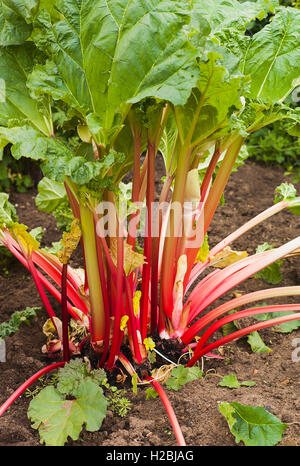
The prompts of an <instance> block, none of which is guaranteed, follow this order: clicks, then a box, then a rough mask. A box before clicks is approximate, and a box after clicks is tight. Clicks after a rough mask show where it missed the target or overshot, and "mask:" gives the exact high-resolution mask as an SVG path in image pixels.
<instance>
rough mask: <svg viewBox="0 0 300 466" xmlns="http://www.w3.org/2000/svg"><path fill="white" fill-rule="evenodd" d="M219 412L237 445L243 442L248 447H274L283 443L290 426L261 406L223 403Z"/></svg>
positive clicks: (220, 404)
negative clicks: (283, 436)
mask: <svg viewBox="0 0 300 466" xmlns="http://www.w3.org/2000/svg"><path fill="white" fill-rule="evenodd" d="M219 410H220V412H221V413H222V415H223V416H224V417H225V419H226V421H227V423H228V426H229V429H230V431H231V433H232V434H233V435H234V437H235V441H236V443H239V442H243V443H244V444H245V445H246V446H274V445H276V444H277V443H278V442H280V441H281V439H282V435H283V433H284V431H285V429H286V428H287V426H288V424H284V423H282V422H281V421H280V419H278V418H277V417H276V416H274V415H273V414H271V413H269V412H268V411H267V410H266V409H264V408H262V407H261V406H246V405H242V404H240V403H237V402H232V403H227V402H222V403H219Z"/></svg>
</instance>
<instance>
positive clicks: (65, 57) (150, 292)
mask: <svg viewBox="0 0 300 466" xmlns="http://www.w3.org/2000/svg"><path fill="white" fill-rule="evenodd" d="M5 3H6V2H2V5H3V6H4V5H5ZM10 4H13V5H14V6H15V8H14V10H13V11H14V13H13V14H10V15H9V16H8V13H7V10H6V9H5V8H3V10H2V13H1V14H0V26H1V36H0V39H1V41H0V69H1V77H2V80H3V82H4V83H5V86H4V88H3V89H4V92H3V96H2V97H3V98H1V99H0V141H1V147H5V146H6V145H8V144H11V152H12V155H13V156H14V157H15V158H16V159H17V160H18V159H19V158H20V157H29V158H32V159H34V160H39V162H40V164H41V167H42V170H43V173H44V176H45V178H44V179H43V181H42V182H41V185H40V193H39V196H38V200H37V202H38V203H40V206H41V205H42V206H43V207H42V208H44V209H45V210H46V211H47V210H49V211H50V210H51V209H52V208H55V207H57V206H59V205H60V202H61V201H62V199H65V195H67V197H68V202H69V205H70V207H71V209H72V216H73V218H74V221H73V222H72V225H71V226H70V228H69V232H68V233H66V236H65V237H64V239H63V244H62V251H60V252H59V254H53V253H51V252H49V251H45V250H43V249H41V248H40V247H39V244H38V242H37V241H36V240H34V239H33V238H32V236H31V235H30V233H28V231H27V230H26V227H25V226H23V225H20V224H18V223H17V221H16V219H15V218H12V216H11V215H10V213H9V212H10V210H9V209H11V207H9V206H8V205H7V209H6V210H5V212H4V213H3V215H2V214H1V233H0V241H1V243H2V244H3V245H4V246H5V247H7V248H8V249H9V250H10V251H11V252H12V253H13V254H14V255H15V256H16V257H17V259H19V261H20V262H21V263H22V264H23V265H24V266H25V267H26V268H27V269H28V270H29V271H30V273H31V274H32V276H33V279H34V281H35V283H36V286H37V289H38V291H39V294H40V296H41V299H42V302H43V305H44V308H45V309H46V311H47V313H48V316H49V319H51V322H52V324H53V326H54V328H55V329H56V330H57V335H58V340H59V344H58V345H57V346H56V349H57V357H60V356H61V355H62V357H63V361H62V363H64V362H68V361H69V359H70V357H71V356H72V354H78V353H81V352H82V351H83V350H84V348H86V347H87V346H88V347H89V349H90V350H91V351H92V352H94V354H95V356H96V358H97V361H98V362H97V365H98V367H104V368H106V369H107V370H112V369H113V368H114V367H116V366H118V367H121V366H123V367H124V368H125V369H126V370H127V371H128V372H129V373H130V375H131V376H134V377H135V378H136V379H137V381H138V383H141V382H143V379H145V381H147V382H148V383H152V385H153V386H154V388H157V387H158V384H157V382H156V381H155V380H154V379H153V377H150V376H147V374H146V375H145V374H144V372H143V371H141V372H139V371H138V373H137V372H136V371H135V369H134V367H136V365H137V366H140V367H142V366H141V365H142V364H143V363H144V362H145V361H146V360H147V356H148V350H147V347H146V346H147V344H146V343H145V342H146V341H147V339H148V338H149V337H151V336H153V337H155V338H160V339H168V340H171V341H173V342H174V344H175V345H179V347H184V346H186V347H189V348H192V349H193V353H192V356H191V358H190V359H189V361H188V363H187V367H192V366H193V365H194V364H195V363H196V362H197V361H198V360H199V359H200V358H201V357H202V356H204V355H206V354H207V353H210V352H211V351H213V350H214V349H215V348H217V347H218V346H221V345H224V344H227V343H229V342H230V341H233V340H236V339H237V338H240V337H243V336H244V335H247V334H249V333H252V332H254V331H257V330H259V329H262V328H265V327H269V326H273V325H279V324H282V323H284V322H291V321H295V320H299V319H300V305H298V304H293V305H292V304H286V305H281V307H280V306H273V305H270V306H267V307H264V308H257V307H256V308H254V307H251V304H252V303H255V302H259V301H261V300H268V299H271V298H277V297H278V298H279V297H287V298H288V297H289V296H297V295H299V294H300V287H298V286H293V287H282V288H279V287H278V288H274V287H273V288H268V289H265V290H261V291H257V292H253V293H249V294H246V295H243V296H241V297H238V298H235V299H232V300H227V301H226V302H225V303H224V304H222V305H219V306H217V307H215V308H213V309H212V310H210V311H209V312H206V310H207V309H208V307H209V306H211V305H213V304H214V303H215V302H216V300H218V299H219V298H220V297H222V296H224V295H225V294H226V293H227V292H228V291H230V290H232V289H233V288H234V287H236V286H238V285H239V284H240V283H241V282H243V281H244V280H246V279H248V278H250V277H252V276H254V275H255V274H257V273H259V272H260V271H261V270H264V269H266V267H269V266H271V264H274V263H278V261H281V260H283V259H284V258H285V257H287V256H290V255H295V254H298V252H299V248H300V237H296V238H295V239H293V240H291V241H289V242H287V243H286V244H283V245H282V246H280V247H277V248H273V249H270V250H263V251H260V252H257V253H256V254H253V255H250V256H249V255H248V254H247V252H242V253H240V252H239V251H234V250H232V249H231V245H232V243H233V242H234V241H235V240H236V239H237V238H239V237H240V236H241V235H243V234H245V233H247V232H248V231H249V230H250V229H252V228H254V227H256V226H257V225H259V224H260V223H261V222H263V221H264V220H266V219H269V218H271V217H272V216H274V215H275V214H276V213H279V212H281V211H282V210H284V209H286V210H290V211H292V212H293V213H294V214H299V206H300V197H298V196H297V194H296V192H291V190H289V191H288V194H287V193H286V192H285V190H282V189H281V190H280V191H279V192H278V193H277V194H278V195H277V197H276V202H275V203H274V205H273V206H270V208H269V209H267V210H265V211H263V212H261V213H260V214H258V215H257V216H256V217H254V218H253V219H252V220H250V221H248V222H247V223H246V224H245V225H241V227H240V228H239V229H238V230H237V231H235V232H229V233H230V234H229V235H228V236H227V237H225V238H224V240H223V241H221V242H220V243H219V244H217V245H215V246H214V247H213V248H212V249H209V247H208V244H209V241H208V237H210V235H213V232H211V230H210V226H211V222H212V219H213V217H214V214H215V211H216V209H217V207H218V205H219V203H220V202H221V200H222V196H223V193H224V189H225V187H226V184H227V181H228V179H229V177H230V175H231V173H232V171H234V170H236V169H237V167H238V166H239V165H240V164H242V163H243V161H244V160H245V158H246V156H247V154H246V152H245V150H244V144H245V141H246V140H247V137H248V136H249V135H250V134H252V133H254V132H255V131H257V130H259V129H261V128H263V127H265V126H267V125H270V124H271V123H274V122H276V121H280V120H286V121H288V122H289V125H290V127H293V129H294V131H295V132H297V131H298V130H299V123H300V114H299V109H297V108H296V109H295V108H292V107H290V106H289V105H288V101H287V98H288V96H289V95H290V94H291V93H292V92H293V90H294V89H295V88H296V87H297V85H298V83H299V77H300V28H299V26H300V12H299V11H298V10H295V9H293V8H286V7H282V6H279V4H278V2H277V0H272V1H270V2H269V1H268V2H266V1H263V0H260V1H257V2H243V3H240V2H239V1H237V0H226V1H224V0H210V1H204V0H189V1H186V0H151V1H150V0H146V1H144V2H142V3H141V2H140V1H138V0H131V1H129V0H121V1H119V2H114V1H112V0H109V1H103V0H96V1H95V0H93V1H92V0H80V2H77V1H75V0H69V1H67V2H65V1H62V0H54V2H52V3H51V7H50V5H49V3H48V2H39V1H38V0H33V1H32V2H30V5H29V4H27V2H26V4H24V5H23V7H21V6H20V2H18V1H14V0H11V1H10ZM267 17H268V18H270V20H269V21H266V25H265V26H264V27H263V28H262V29H261V30H260V31H259V32H257V33H256V34H254V35H253V36H252V37H250V36H249V34H247V26H248V25H249V24H250V23H251V22H252V21H253V20H255V19H260V20H261V19H264V18H267ZM24 24H26V27H23V26H24ZM58 122H59V123H58ZM69 128H73V130H74V131H73V132H76V133H77V137H75V138H74V137H72V138H71V137H70V138H68V137H67V135H68V130H69ZM159 155H161V156H162V157H163V160H164V165H165V176H164V180H163V183H162V187H161V191H160V193H159V194H158V196H157V193H156V192H155V171H156V162H157V158H158V157H159ZM128 176H130V177H131V184H126V183H125V182H126V180H128ZM47 185H48V186H50V190H49V189H48V188H47V192H48V194H46V191H45V190H44V189H43V190H42V187H44V188H46V187H47ZM242 188H243V187H242V186H241V190H242ZM124 193H126V194H124ZM128 193H129V196H128ZM53 194H54V197H53ZM48 195H49V196H50V197H49V196H48ZM51 196H52V198H51ZM2 210H3V209H2ZM77 245H78V246H79V247H80V248H81V251H82V269H83V270H75V269H74V268H72V266H71V265H70V258H71V256H72V253H73V252H74V250H75V249H76V247H77ZM204 272H208V273H205V274H204ZM46 291H47V293H50V294H51V295H52V296H53V297H54V298H55V300H56V301H57V302H58V303H59V304H60V305H61V310H62V311H61V319H59V318H58V317H57V315H56V311H55V309H53V307H52V305H51V304H50V302H49V299H48V296H47V293H46ZM242 306H243V307H244V309H243V310H240V311H237V312H235V313H234V315H232V314H231V311H232V310H233V309H238V308H240V307H242ZM280 310H282V311H289V313H288V314H285V315H280V316H279V317H275V318H268V319H267V320H263V321H259V322H256V323H254V324H252V325H249V326H246V327H243V328H239V329H238V330H236V331H235V332H233V333H230V334H228V335H226V336H224V337H222V338H218V339H211V337H213V336H214V335H215V334H216V332H217V331H218V330H219V329H220V328H222V327H223V326H224V325H227V324H229V323H230V322H232V321H233V320H234V321H237V320H239V319H242V318H244V317H251V316H254V315H258V314H262V313H268V314H270V315H272V316H273V313H274V312H278V311H280ZM70 317H71V318H72V319H75V320H77V321H78V323H79V324H80V325H82V326H84V327H85V329H86V336H85V337H84V338H83V340H82V341H81V342H80V343H78V345H76V346H75V345H74V344H73V342H72V341H70V340H69V332H68V324H69V319H70ZM199 334H200V338H198V336H199ZM210 339H211V340H210ZM124 345H125V346H127V347H129V349H130V351H131V353H130V354H131V356H128V354H129V353H128V352H127V351H125V353H126V356H125V354H124ZM51 355H52V357H53V347H52V350H51ZM55 367H57V366H55ZM51 368H54V366H53V365H52V366H51ZM160 395H161V398H162V400H164V401H163V402H166V400H165V396H164V394H163V393H162V392H160ZM58 401H59V403H64V401H63V400H62V399H61V398H59V400H58ZM166 405H168V403H167V402H166ZM168 409H169V408H168ZM170 416H171V418H172V419H173V422H174V423H175V424H176V422H175V421H174V418H173V414H170ZM83 422H84V420H83ZM175 424H174V425H175ZM177 427H178V426H177ZM177 439H178V441H179V442H183V439H182V435H181V434H180V433H178V436H177Z"/></svg>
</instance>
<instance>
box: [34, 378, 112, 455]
mask: <svg viewBox="0 0 300 466" xmlns="http://www.w3.org/2000/svg"><path fill="white" fill-rule="evenodd" d="M106 408H107V400H106V398H105V396H104V394H103V390H102V388H101V387H99V386H98V385H96V384H95V383H94V382H92V381H90V380H85V381H83V382H81V383H80V384H79V386H78V388H77V390H76V397H75V398H74V399H71V400H67V399H66V398H65V396H64V395H63V394H61V393H60V392H59V391H58V390H57V389H56V388H54V387H53V386H48V387H46V388H44V389H43V390H42V391H41V392H40V393H39V394H38V395H37V396H36V397H35V398H34V399H33V400H32V401H31V402H30V405H29V409H28V417H29V419H30V420H31V421H32V422H33V425H32V427H33V428H34V429H38V430H39V434H40V439H41V443H45V444H46V445H47V446H63V445H64V444H65V443H66V442H67V440H68V437H71V438H72V439H73V440H77V439H78V437H79V434H80V432H81V430H82V428H83V425H85V427H86V430H87V431H89V432H95V431H97V430H99V428H100V427H101V424H102V422H103V419H104V418H105V416H106Z"/></svg>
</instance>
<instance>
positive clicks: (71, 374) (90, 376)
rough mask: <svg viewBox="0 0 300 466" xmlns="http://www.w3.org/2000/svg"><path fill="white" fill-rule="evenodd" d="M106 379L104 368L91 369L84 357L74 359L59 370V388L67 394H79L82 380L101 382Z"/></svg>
mask: <svg viewBox="0 0 300 466" xmlns="http://www.w3.org/2000/svg"><path fill="white" fill-rule="evenodd" d="M105 379H106V374H105V371H104V370H103V369H97V370H94V371H91V370H90V368H89V367H88V365H87V363H85V362H84V361H83V360H82V359H72V360H71V361H70V362H69V363H68V364H65V366H64V367H63V368H61V369H59V371H58V383H57V389H58V390H59V391H60V393H63V394H65V395H72V396H77V391H78V388H79V387H80V385H81V383H82V382H86V381H91V382H94V383H95V384H98V385H99V384H101V383H102V382H103V381H104V380H105Z"/></svg>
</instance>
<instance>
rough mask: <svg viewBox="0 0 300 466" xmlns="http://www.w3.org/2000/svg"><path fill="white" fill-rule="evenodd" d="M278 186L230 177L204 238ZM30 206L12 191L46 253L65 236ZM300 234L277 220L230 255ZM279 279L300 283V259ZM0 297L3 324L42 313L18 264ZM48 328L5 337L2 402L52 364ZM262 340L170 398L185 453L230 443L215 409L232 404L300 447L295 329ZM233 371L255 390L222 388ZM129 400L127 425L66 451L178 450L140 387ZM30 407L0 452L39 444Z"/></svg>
mask: <svg viewBox="0 0 300 466" xmlns="http://www.w3.org/2000/svg"><path fill="white" fill-rule="evenodd" d="M283 181H288V179H287V178H286V177H285V176H284V173H283V171H282V170H281V169H280V168H269V167H268V168H266V167H263V166H256V165H254V164H252V163H250V162H248V163H246V164H245V165H244V166H242V167H241V168H240V169H239V172H238V175H237V174H235V173H234V174H233V175H232V176H231V178H230V180H229V183H228V185H227V187H226V191H225V205H224V206H223V207H221V206H220V207H219V208H218V211H217V213H216V215H215V217H214V221H213V223H212V226H211V232H210V234H209V242H210V245H211V246H212V245H213V244H215V243H216V242H218V241H220V240H221V239H222V238H224V237H225V236H226V234H227V233H229V232H231V231H233V230H235V229H236V228H237V227H238V226H240V225H241V224H243V223H244V222H245V221H247V220H248V219H251V218H252V217H254V216H255V215H256V214H257V213H259V212H261V211H263V210H264V209H266V208H267V207H268V206H270V205H272V203H273V199H274V190H275V188H276V187H277V186H278V185H279V184H280V183H282V182H283ZM299 191H300V189H299V186H298V192H299ZM34 198H35V191H34V190H33V191H28V192H27V193H22V194H19V193H13V194H12V195H11V198H10V200H11V202H13V203H14V204H15V205H16V206H17V212H18V215H19V219H20V222H22V223H25V224H27V225H28V226H29V227H30V228H34V227H38V226H41V225H42V226H44V227H45V228H46V231H45V234H44V238H43V244H42V245H46V244H47V245H49V244H50V243H51V242H52V241H57V240H59V239H60V236H61V235H60V232H59V231H57V229H56V226H55V221H54V219H52V218H51V217H50V216H48V215H47V214H43V213H40V212H39V211H38V210H37V209H36V207H35V206H34ZM241 216H242V217H241ZM299 234H300V223H299V217H296V216H293V215H292V214H290V213H289V212H282V213H280V214H278V215H277V216H275V217H274V218H272V219H271V220H269V221H266V222H264V223H263V224H262V225H260V226H258V227H256V228H255V229H254V230H252V231H251V232H250V233H248V234H247V235H245V236H244V237H242V238H240V239H239V240H238V241H236V243H234V249H237V250H247V251H248V253H254V252H255V249H256V246H257V245H258V244H262V243H264V242H268V243H270V244H272V245H273V246H279V245H280V244H283V243H284V242H286V241H289V240H291V239H292V238H295V237H296V236H299ZM282 272H283V280H282V282H281V284H280V285H282V286H292V285H299V284H300V269H299V258H297V257H296V258H289V259H285V261H284V263H283V266H282ZM268 287H270V285H267V286H266V283H265V282H263V280H260V279H250V280H248V281H247V282H246V283H244V284H243V285H241V286H240V287H239V289H238V291H240V292H242V293H244V292H250V291H254V290H257V289H263V288H268ZM0 289H1V292H0V293H1V294H0V322H3V321H5V320H8V319H9V317H10V316H11V314H12V313H13V312H14V311H17V310H23V309H25V307H26V306H30V307H34V306H41V303H40V299H39V296H38V294H37V291H36V289H35V286H34V283H33V281H32V279H31V277H30V276H29V274H28V273H27V271H26V270H25V269H24V268H23V267H22V266H19V264H18V263H17V262H16V261H15V260H12V261H11V263H10V264H9V265H8V266H7V270H2V271H1V276H0ZM235 291H236V290H235ZM230 294H232V293H230ZM291 301H292V300H291ZM277 302H278V303H280V300H277ZM45 320H46V314H45V313H44V312H43V311H40V312H39V314H38V317H37V318H36V319H34V320H33V321H32V323H31V326H30V327H27V326H25V325H23V326H22V327H21V329H20V330H19V331H18V332H17V333H16V334H14V335H13V336H11V337H9V338H7V339H6V347H7V360H6V362H3V363H0V387H1V390H0V403H3V402H4V401H5V400H6V399H7V398H8V397H9V396H10V395H11V394H12V393H13V392H14V390H16V388H18V387H19V386H20V385H21V384H22V383H23V382H24V381H25V380H26V379H27V378H28V377H30V376H31V375H32V374H34V373H35V372H37V371H38V370H39V369H41V368H43V367H44V366H46V365H47V364H49V363H51V362H53V361H50V362H49V359H47V358H46V356H45V355H43V353H42V352H41V347H42V345H43V344H44V343H45V338H44V335H43V333H42V326H43V324H44V322H45ZM260 335H261V337H262V338H263V340H264V342H265V343H266V344H267V345H268V346H269V347H270V348H271V349H272V351H271V352H270V353H254V352H252V351H251V348H250V346H249V344H248V343H247V339H246V338H245V339H242V340H240V341H238V342H235V343H231V344H230V345H227V346H226V347H224V348H223V356H224V357H225V358H226V359H224V360H220V359H208V358H205V359H204V361H203V363H204V376H205V377H203V378H202V379H200V380H197V381H193V382H189V383H188V384H186V385H185V386H184V387H183V388H182V389H180V390H179V391H177V392H175V391H168V396H169V398H170V401H171V403H172V406H173V408H174V410H175V412H176V415H177V417H178V421H179V423H180V425H181V428H182V432H183V435H184V437H185V440H186V443H187V445H190V446H192V445H193V446H194V445H203V446H204V445H205V446H206V445H207V446H217V445H224V446H225V445H226V446H231V445H236V444H235V440H234V437H233V436H232V434H231V433H230V431H229V429H228V425H227V423H226V421H225V418H224V417H223V416H222V415H221V413H220V412H219V410H218V402H221V401H228V402H232V401H237V402H240V403H243V404H249V405H255V406H263V407H264V408H266V409H267V410H269V411H270V412H271V413H273V414H274V415H276V416H277V417H279V418H280V420H281V421H282V422H286V423H288V424H289V426H288V428H287V429H286V431H285V434H284V436H283V439H282V441H281V443H280V445H298V446H300V397H299V394H300V377H299V364H300V363H299V362H298V363H297V362H293V361H292V351H293V346H292V343H293V340H294V339H295V338H299V337H300V331H299V330H298V331H294V332H292V333H291V334H281V333H278V332H276V331H274V329H265V330H262V331H260ZM175 362H176V361H175ZM230 373H234V374H235V375H236V376H237V377H238V379H239V381H244V380H252V381H254V382H255V383H256V384H255V385H254V386H253V387H241V388H237V389H229V388H225V387H220V386H218V384H219V382H220V380H221V376H224V375H228V374H230ZM33 387H34V386H33ZM126 396H127V397H128V398H129V399H130V400H131V402H132V404H131V410H130V411H129V413H128V415H127V416H126V417H124V418H120V417H118V416H116V415H114V414H113V413H111V412H109V413H108V416H107V417H106V419H105V420H104V422H103V424H102V427H101V429H100V431H99V432H95V433H89V432H83V433H82V435H81V437H80V439H79V440H78V441H76V442H73V441H72V442H69V443H68V445H79V446H92V445H97V446H101V445H102V446H110V445H114V446H117V445H119V446H122V445H127V446H128V445H129V446H142V445H143V446H151V445H153V446H155V445H176V440H175V436H174V434H173V432H172V428H171V426H170V423H169V420H168V418H167V415H166V412H165V410H164V408H163V406H162V404H161V402H160V400H159V398H156V399H151V400H146V395H145V391H144V390H143V389H141V388H139V389H138V393H137V394H134V393H132V391H131V390H130V389H128V392H127V395H126ZM29 402H30V398H28V397H26V396H25V394H23V395H22V396H21V397H19V398H18V399H17V400H16V401H15V403H14V404H13V405H12V406H11V407H10V408H9V410H8V411H6V412H5V414H4V415H3V416H2V417H1V418H0V446H8V445H14V446H21V445H26V446H31V445H32V446H34V445H39V444H40V443H39V435H38V432H37V431H35V430H33V429H32V428H31V426H30V421H29V420H28V418H27V409H28V404H29Z"/></svg>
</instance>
